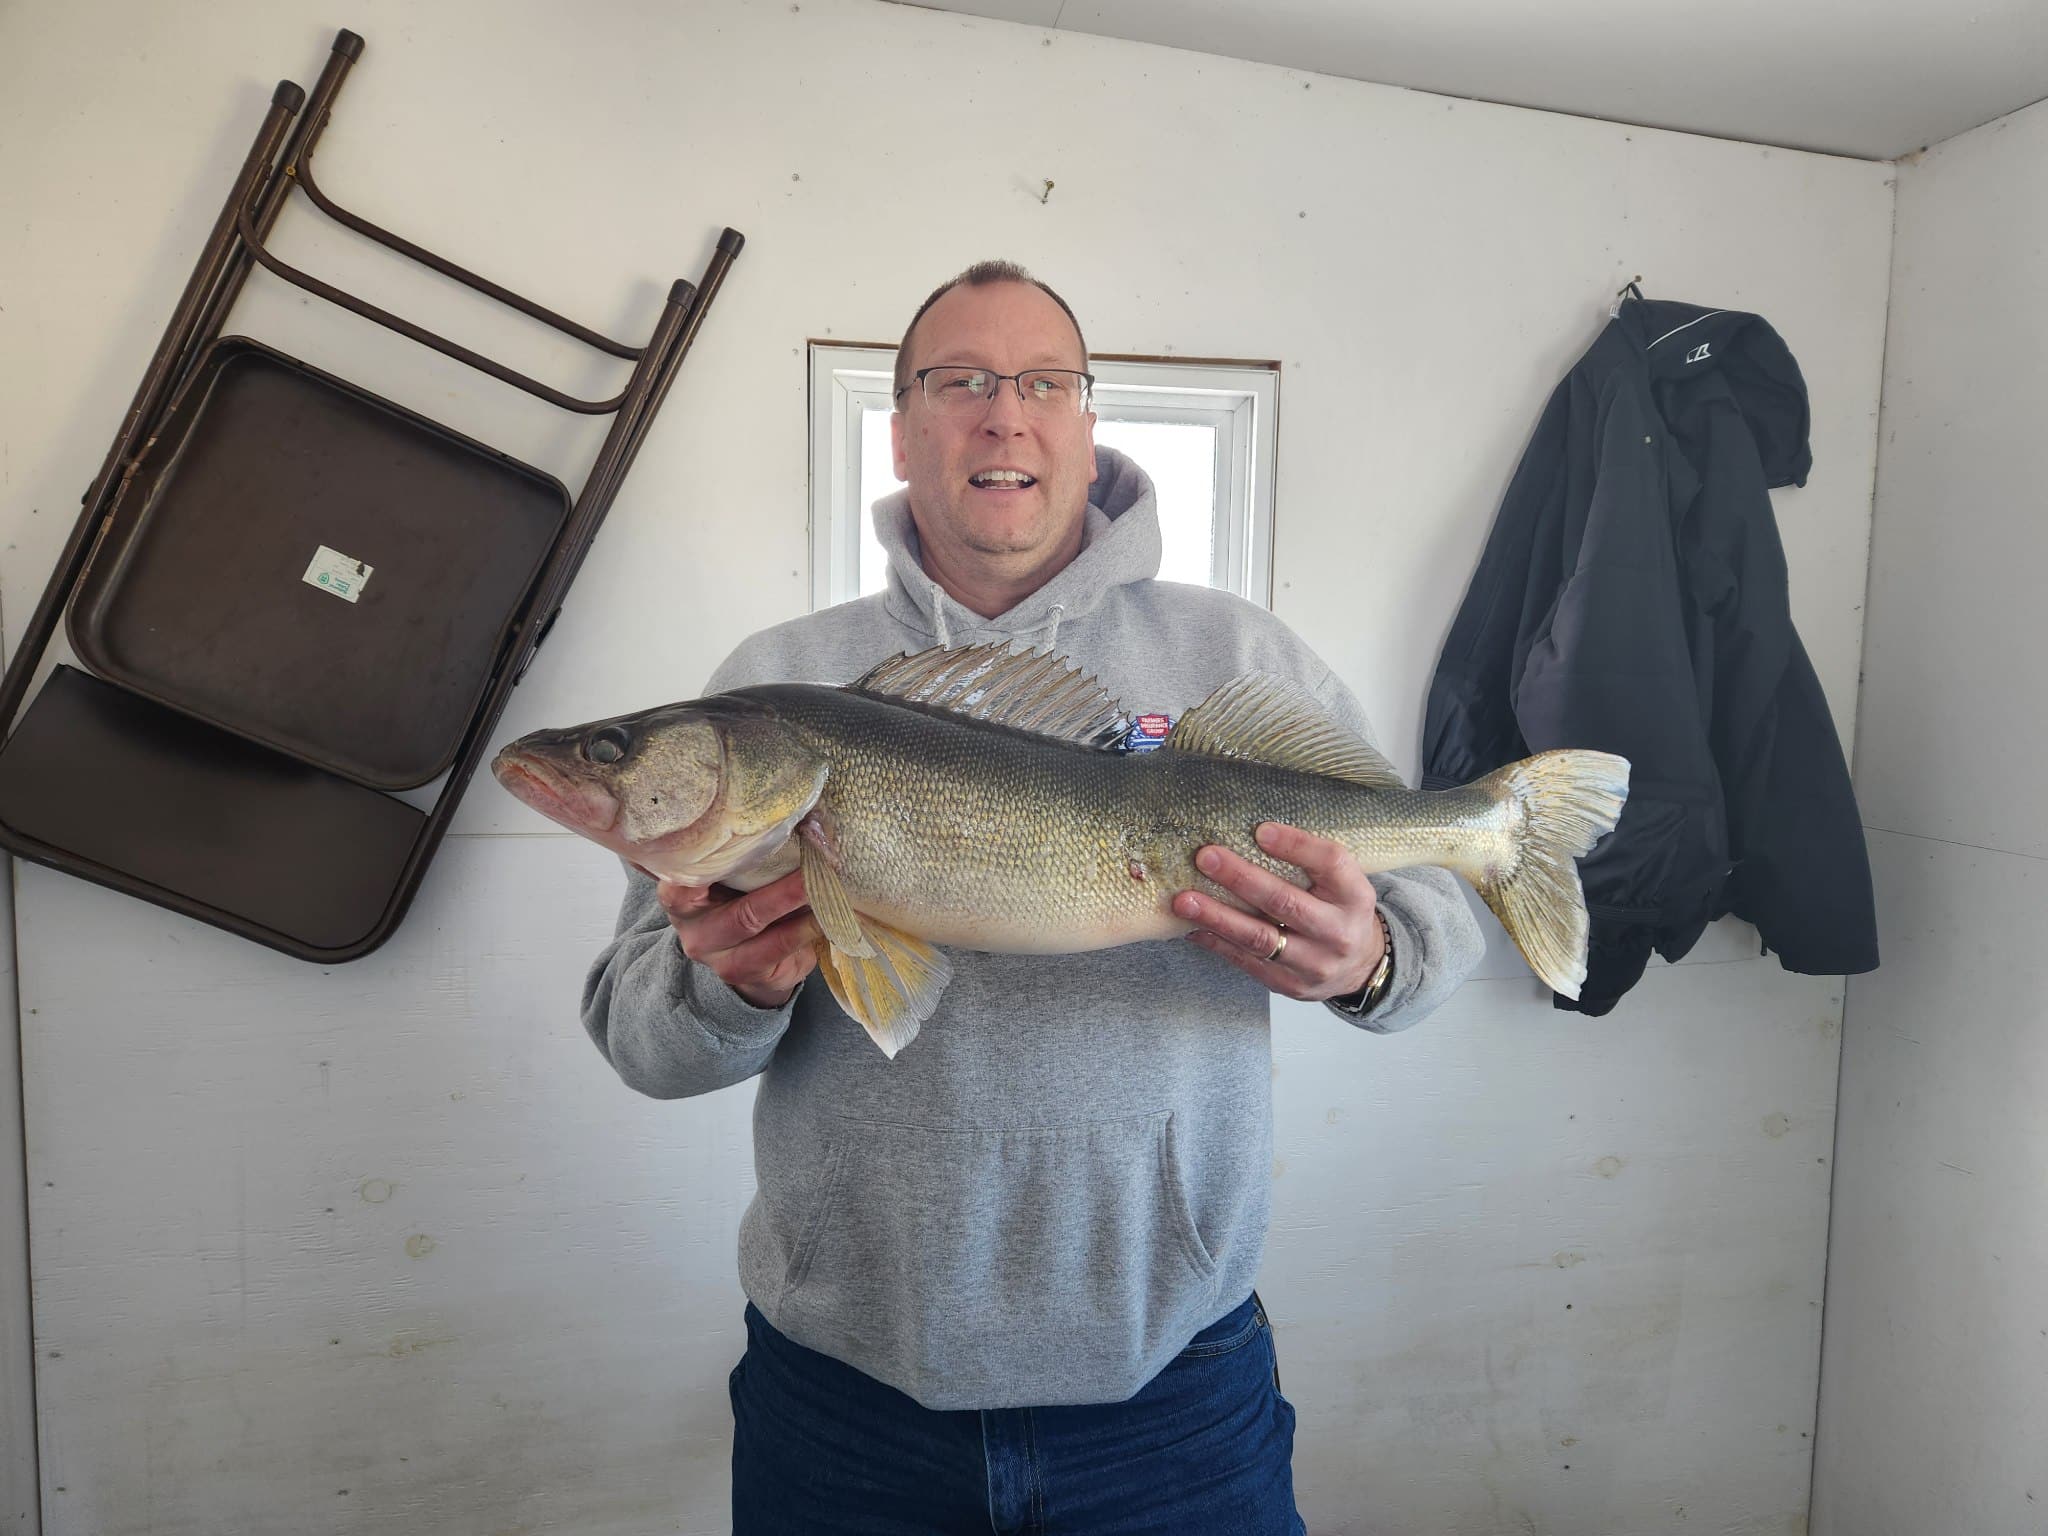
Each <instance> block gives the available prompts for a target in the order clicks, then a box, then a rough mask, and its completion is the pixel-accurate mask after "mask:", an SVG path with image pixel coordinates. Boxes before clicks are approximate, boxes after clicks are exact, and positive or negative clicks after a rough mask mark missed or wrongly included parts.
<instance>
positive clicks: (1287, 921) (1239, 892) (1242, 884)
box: [1173, 821, 1386, 1002]
mask: <svg viewBox="0 0 2048 1536" xmlns="http://www.w3.org/2000/svg"><path fill="white" fill-rule="evenodd" d="M1257 836H1258V840H1259V846H1260V847H1261V848H1263V849H1265V851H1266V852H1267V853H1269V854H1271V855H1272V856H1273V857H1274V858H1276V859H1279V860H1282V861H1283V862H1285V863H1288V864H1292V865H1294V866H1296V867H1297V868H1298V869H1300V870H1301V871H1302V872H1303V873H1304V874H1306V875H1307V876H1308V877H1309V886H1308V889H1307V890H1305V891H1304V890H1302V889H1301V888H1300V887H1299V886H1297V885H1293V884H1290V883H1289V882H1288V881H1285V880H1282V879H1281V878H1280V877H1279V876H1278V875H1274V874H1270V873H1268V872H1267V871H1265V870H1263V869H1260V868H1259V867H1258V866H1257V865H1256V864H1252V863H1249V862H1247V861H1246V860H1244V859H1241V858H1239V857H1238V856H1237V855H1236V854H1234V853H1232V852H1231V851H1230V850H1229V849H1227V848H1217V847H1213V846H1212V847H1207V848H1203V849H1201V850H1200V851H1199V852H1198V853H1197V854H1196V855H1195V866H1196V867H1197V868H1198V869H1200V870H1201V871H1202V873H1203V874H1205V875H1207V876H1208V877H1209V878H1210V879H1211V880H1214V881H1215V882H1216V883H1217V884H1218V885H1220V886H1222V887H1223V888H1224V889H1225V890H1227V891H1229V892H1231V893H1232V894H1233V895H1235V896H1237V897H1238V898H1239V899H1240V900H1242V901H1243V902H1244V903H1245V905H1246V906H1248V907H1250V908H1251V909H1252V911H1251V912H1250V913H1245V912H1240V911H1238V910H1237V909H1236V908H1235V907H1232V906H1230V905H1228V904H1227V903H1225V902H1221V901H1218V900H1216V899H1215V898H1214V897H1210V896H1204V895H1202V894H1201V893H1199V892H1196V891H1182V892H1181V893H1180V894H1179V895H1177V896H1175V897H1174V898H1173V910H1174V912H1175V914H1176V915H1178V916H1180V917H1184V918H1187V919H1188V920H1189V921H1191V922H1194V923H1198V924H1200V926H1199V927H1197V928H1196V929H1195V930H1194V932H1192V933H1190V934H1189V935H1188V937H1189V939H1191V940H1192V941H1193V942H1195V943H1197V944H1199V945H1201V946H1202V947H1203V948H1204V949H1206V950H1208V951H1210V952H1211V953H1212V954H1218V955H1221V956H1222V957H1223V958H1224V959H1226V960H1228V961H1229V962H1230V963H1231V964H1232V965H1234V966H1236V967H1237V968H1238V969H1239V970H1241V971H1243V972H1245V973H1246V974H1247V975H1250V976H1252V977H1254V978H1256V979H1257V980H1258V981H1259V982H1261V983H1263V984H1264V985H1265V986H1266V987H1267V988H1268V989H1269V990H1271V991H1274V992H1278V993H1280V994H1281V995H1282V996H1283V997H1292V998H1299V999H1300V1000H1301V1001H1303V1002H1319V1001H1321V1000H1322V999H1324V998H1328V997H1344V996H1347V995H1348V994H1350V993H1353V992H1357V991H1359V990H1360V989H1361V988H1363V987H1364V986H1365V984H1366V982H1367V981H1369V980H1371V978H1372V973H1373V972H1374V971H1375V970H1376V969H1378V967H1379V963H1380V956H1381V955H1382V954H1383V953H1385V950H1386V941H1385V939H1384V937H1383V936H1382V934H1381V932H1380V924H1379V919H1378V917H1377V916H1376V915H1375V911H1374V908H1375V905H1376V901H1377V898H1376V896H1375V894H1374V891H1373V888H1372V882H1371V881H1370V880H1368V879H1367V878H1366V877H1365V871H1363V870H1361V869H1360V868H1359V867H1358V860H1357V859H1355V858H1353V857H1352V856H1351V852H1350V850H1349V849H1347V848H1345V847H1344V846H1343V845H1342V844H1341V843H1333V842H1331V841H1330V840H1329V839H1328V838H1324V837H1316V836H1314V835H1313V834H1311V833H1307V832H1304V831H1302V830H1301V829H1300V828H1299V827H1290V826H1288V825H1286V824H1285V823H1283V822H1277V821H1269V822H1265V823H1262V824H1261V825H1260V826H1259V828H1258V832H1257Z"/></svg>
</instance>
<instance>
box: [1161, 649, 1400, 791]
mask: <svg viewBox="0 0 2048 1536" xmlns="http://www.w3.org/2000/svg"><path fill="white" fill-rule="evenodd" d="M1164 750H1167V751H1173V752H1199V753H1201V754H1202V755H1203V756H1204V757H1236V758H1244V759H1246V760H1248V761H1251V762H1255V763H1266V764H1269V765H1270V766H1272V767H1275V768H1291V769H1293V770H1294V771H1295V772H1297V773H1320V774H1323V775H1326V776H1327V777H1329V778H1333V779H1348V780H1350V781H1351V782H1352V783H1354V784H1364V785H1367V786H1369V787H1370V788H1373V789H1405V788H1406V787H1407V786H1406V785H1405V784H1403V783H1402V782H1401V775H1400V773H1399V772H1398V771H1397V770H1396V769H1395V767H1394V765H1393V764H1392V763H1390V762H1388V761H1387V760H1386V759H1385V758H1384V757H1382V756H1380V754H1379V753H1378V752H1376V751H1374V750H1373V748H1372V747H1370V746H1369V745H1367V744H1366V743H1365V742H1364V741H1361V740H1360V739H1359V738H1358V737H1356V736H1354V735H1352V734H1351V732H1349V731H1347V730H1345V729H1344V727H1343V726H1341V725H1339V724H1337V722H1336V721H1334V720H1332V719H1331V718H1330V717H1329V716H1328V715H1326V714H1324V713H1323V710H1322V706H1321V705H1319V704H1318V703H1316V701H1315V696H1314V695H1313V694H1311V693H1309V692H1308V690H1307V689H1305V688H1303V687H1301V686H1300V685H1299V684H1296V683H1290V682H1286V681H1284V680H1283V679H1281V678H1277V677H1261V676H1258V675H1257V674H1250V675H1247V676H1244V677H1238V678H1233V679H1231V680H1230V681H1229V682H1227V683H1225V684H1224V685H1223V686H1222V687H1221V688H1218V689H1217V690H1216V691H1215V692H1214V693H1212V694H1210V695H1209V697H1208V698H1206V699H1204V700H1202V702H1201V703H1199V704H1197V705H1196V706H1195V707H1194V708H1193V709H1191V710H1189V711H1188V712H1187V713H1186V714H1184V715H1182V716H1181V717H1180V719H1179V720H1178V721H1176V722H1175V723H1174V727H1173V731H1172V734H1170V735H1169V736H1168V737H1167V738H1166V743H1165V748H1164Z"/></svg>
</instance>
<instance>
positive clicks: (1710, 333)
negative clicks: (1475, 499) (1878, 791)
mask: <svg viewBox="0 0 2048 1536" xmlns="http://www.w3.org/2000/svg"><path fill="white" fill-rule="evenodd" d="M1807 426H1808V416H1807V402H1806V385H1805V381H1804V380H1803V379H1802V378H1801V377H1800V373H1799V365H1798V364H1797V363H1796V362H1794V361H1793V358H1792V354H1791V352H1790V351H1789V350H1788V349H1787V348H1786V346H1785V343H1784V342H1783V341H1782V340H1781V339H1780V338H1779V336H1778V333H1777V332H1776V331H1774V330H1773V329H1771V327H1770V326H1769V325H1768V324H1767V323H1765V321H1763V320H1762V319H1761V318H1759V317H1758V316H1756V315H1748V314H1741V313H1737V312H1735V311H1732V310H1707V309H1701V308H1699V307H1697V306H1695V305H1691V304H1677V303H1670V302H1664V301H1657V300H1643V299H1635V300H1632V301H1630V302H1628V303H1625V304H1623V305H1622V307H1621V309H1620V312H1619V313H1618V314H1617V315H1616V316H1615V318H1614V320H1613V321H1612V323H1611V324H1609V325H1608V326H1607V328H1606V329H1605V330H1604V331H1603V332H1602V333H1601V334H1600V337H1599V339H1598V340H1596V341H1595V342H1594V343H1593V346H1592V348H1591V349H1590V350H1589V351H1588V352H1587V353H1586V355H1585V356H1584V357H1583V358H1581V359H1580V360H1579V362H1578V364H1577V365H1576V366H1575V367H1574V368H1573V369H1572V371H1571V373H1570V374H1569V375H1568V376H1567V377H1566V378H1565V380H1564V382H1563V383H1561V384H1560V385H1559V386H1558V387H1557V390H1556V392H1555V393H1554V394H1552V395H1551V397H1550V402H1549V404H1548V405H1547V406H1546V407H1545V408H1544V411H1543V417H1542V420H1541V421H1540V422H1539V423H1538V425H1537V428H1536V434H1535V438H1534V440H1533V441H1532V442H1531V443H1530V445H1529V449H1528V451H1527V453H1526V454H1525V455H1524V456H1523V459H1522V462H1521V465H1520V467H1519V468H1518V469H1517V470H1516V472H1515V476H1514V479H1513V481H1512V482H1511V484H1510V485H1509V487H1508V492H1507V496H1506V498H1505V500H1504V501H1503V502H1502V505H1501V509H1500V514H1499V516H1498V518H1497V519H1496V520H1495V522H1494V527H1493V532H1492V534H1491V536H1490V537H1489V538H1488V540H1487V545H1486V551H1485V553H1484V555H1483V556H1482V557H1481V559H1480V563H1479V568H1478V571H1477V573H1476V574H1475V575H1474V577H1473V580H1472V585H1471V588H1470V590H1469V591H1468V592H1467V593H1466V597H1465V602H1464V606H1463V607H1462V608H1461V609H1460V611H1459V613H1458V617H1457V621H1456V622H1455V624H1454V625H1453V626H1452V629H1451V633H1450V638H1449V639H1448V641H1447V642H1446V643H1445V646H1444V653H1443V658H1442V660H1441V661H1440V663H1439V664H1438V668H1437V673H1436V677H1435V679H1434V680H1433V682H1432V683H1431V686H1430V695H1429V706H1428V711H1427V715H1426V718H1425V723H1424V727H1423V768H1424V777H1423V784H1424V786H1425V787H1427V788H1434V789H1444V788H1449V787H1452V786H1454V785H1458V784H1464V783H1469V782H1470V781H1471V780H1473V779H1475V778H1477V777H1479V776H1480V775H1481V774H1483V773H1487V772H1490V771H1491V770H1493V769H1495V768H1498V767H1500V766H1501V765H1502V764H1504V763H1508V762H1512V761H1513V760H1515V759H1516V758H1519V757H1526V756H1527V755H1529V754H1530V753H1531V752H1536V751H1541V750H1544V749H1546V748H1550V747H1597V748H1601V749H1603V750H1606V751H1609V752H1618V753H1620V754H1621V755H1622V756H1623V757H1626V758H1627V759H1628V760H1629V762H1630V764H1631V771H1630V775H1629V796H1628V804H1627V806H1626V808H1625V809H1624V810H1623V812H1622V817H1621V821H1620V823H1619V825H1618V826H1617V827H1616V828H1615V830H1614V831H1613V832H1612V833H1611V834H1609V835H1608V836H1607V837H1606V838H1605V839H1603V840H1602V841H1601V843H1600V844H1599V845H1598V847H1596V848H1595V849H1594V851H1593V853H1592V854H1591V855H1590V856H1589V857H1587V858H1586V859H1584V860H1583V861H1581V866H1580V869H1581V875H1582V877H1583V880H1584V883H1585V888H1586V900H1587V906H1588V908H1589V910H1590V912H1591V914H1592V941H1591V947H1590V952H1589V954H1588V958H1587V978H1586V984H1585V988H1584V991H1583V992H1582V994H1581V996H1580V999H1579V1001H1578V1002H1576V1003H1572V1002H1569V1001H1567V1000H1566V999H1564V998H1562V997H1559V998H1556V999H1555V1002H1556V1004H1557V1006H1559V1007H1563V1008H1577V1009H1578V1010H1579V1011H1581V1012H1585V1013H1594V1014H1601V1013H1606V1012H1607V1011H1608V1010H1609V1009H1610V1008H1612V1007H1613V1006H1614V1004H1615V1002H1616V1001H1617V1000H1618V999H1619V998H1620V997H1621V995H1622V994H1623V993H1624V992H1626V991H1627V990H1628V989H1629V988H1630V987H1632V986H1633V985H1635V983H1636V981H1637V979H1638V978H1640V977H1641V975H1642V973H1643V967H1644V965H1645V964H1646V963H1647V962H1648V960H1649V955H1650V950H1651V949H1652V948H1653V947H1654V948H1655V949H1656V950H1657V952H1658V953H1659V954H1661V955H1663V956H1664V957H1665V959H1667V960H1676V959H1678V958H1679V957H1680V956H1682V955H1683V954H1685V953H1686V951H1687V950H1689V949H1691V948H1692V946H1693V944H1694V942H1695V941H1696V940H1697V939H1698V938H1699V936H1700V933H1701V932H1702V931H1703V930H1704V929H1705V927H1706V925H1707V924H1708V923H1709V922H1710V921H1712V920H1713V919H1714V918H1716V917H1718V916H1720V915H1722V914H1723V913H1726V912H1733V913H1734V914H1735V915H1736V916H1738V917H1741V918H1744V919H1746V920H1747V921H1749V922H1751V923H1754V924H1755V925H1756V926H1757V928H1758V930H1759V931H1760V932H1761V934H1762V936H1763V942H1764V947H1765V948H1766V949H1768V950H1773V951H1775V952H1776V953H1777V955H1778V957H1779V959H1780V961H1781V963H1782V964H1783V965H1784V966H1785V967H1786V968H1787V969H1789V970H1793V971H1802V972H1808V973H1812V974H1816V975H1843V974H1849V973H1853V972H1861V971H1867V970H1871V969H1873V968H1874V967H1875V966H1876V965H1877V935H1876V920H1875V916H1874V913H1873V910H1872V901H1871V890H1870V866H1869V861H1868V857H1867V855H1866V853H1865V851H1864V844H1863V828H1862V823H1861V819H1860V818H1859V816H1858V814H1857V810H1856V802H1855V797H1854V795H1853V793H1852V792H1851V790H1850V786H1849V774H1848V769H1847V767H1846V765H1845V764H1844V761H1843V757H1842V749H1841V744H1840V742H1839V741H1838V739H1837V738H1836V735H1835V729H1834V724H1833V721H1832V720H1831V719H1830V717H1829V714H1828V707H1827V701H1826V699H1825V698H1824V697H1823V695H1822V693H1821V688H1820V683H1819V680H1818V679H1817V678H1816V677H1815V676H1814V671H1813V666H1812V664H1811V663H1810V662H1809V661H1808V660H1807V657H1806V651H1805V648H1804V647H1803V646H1801V645H1800V643H1799V636H1798V635H1797V634H1796V633H1794V631H1793V628H1792V616H1791V612H1790V607H1789V603H1788V597H1787V588H1786V576H1785V554H1784V550H1783V548H1782V546H1781V545H1780V544H1779V541H1778V530H1777V524H1776V522H1775V520H1774V518H1773V516H1772V512H1771V501H1770V495H1769V489H1770V487H1773V486H1782V485H1803V484H1805V483H1806V475H1807V471H1808V470H1809V469H1810V468H1811V466H1812V462H1813V459H1812V454H1811V452H1810V450H1809V449H1808V446H1807Z"/></svg>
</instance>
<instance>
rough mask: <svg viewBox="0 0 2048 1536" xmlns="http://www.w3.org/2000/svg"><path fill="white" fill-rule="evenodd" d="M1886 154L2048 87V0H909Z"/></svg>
mask: <svg viewBox="0 0 2048 1536" xmlns="http://www.w3.org/2000/svg"><path fill="white" fill-rule="evenodd" d="M897 3H916V4H920V5H922V6H924V7H925V8H926V9H930V10H940V11H953V12H957V13H959V14H961V15H966V16H985V17H993V18H996V19H998V20H1002V21H1014V22H1020V23H1023V24H1024V25H1027V26H1033V27H1050V28H1057V29H1059V30H1062V31H1067V32H1087V33H1094V34H1096V35H1097V36H1101V37H1120V38H1127V39H1130V40H1132V41H1135V42H1146V43H1162V44H1164V45H1166V46H1167V47H1170V48H1187V49H1192V50H1194V51H1195V52H1198V53H1210V54H1219V55H1222V56H1224V57H1226V58H1235V59H1251V60H1254V61H1257V62H1259V63H1264V64H1279V65H1284V66H1287V67H1290V68H1294V69H1303V70H1313V71H1315V72H1316V73H1318V74H1325V75H1341V76H1348V77H1349V78H1351V79H1354V80H1371V81H1375V82H1377V83H1379V84H1382V85H1396V86H1406V87H1408V88H1410V89H1413V90H1418V91H1433V92H1436V93H1438V94H1441V95H1446V96H1460V97H1468V98H1471V99H1474V100H1479V101H1495V102H1502V103H1506V104H1508V105H1511V106H1519V107H1538V108H1542V109H1544V110H1547V111H1552V112H1569V113H1572V114H1574V115H1576V116H1580V117H1596V118H1607V119H1610V120H1613V121H1616V122H1624V123H1638V124H1642V125H1644V126H1646V127H1654V128H1674V129H1678V130H1680V131H1682V132H1686V133H1699V134H1708V135H1711V136H1713V137H1715V138H1725V139H1742V140H1747V141H1749V142H1751V143H1758V144H1774V145H1784V146H1786V147H1788V148H1793V149H1807V150H1818V151H1822V152H1824V153H1829V154H1838V155H1853V156H1856V157H1858V158H1861V159H1868V160H1891V159H1896V158H1898V157H1899V156H1901V155H1905V154H1909V153H1911V152H1913V151H1915V150H1918V149H1922V148H1925V147H1926V146H1928V145H1930V144H1935V143H1939V142H1940V141H1941V140H1943V139H1946V138H1950V137H1953V136H1954V135H1956V134H1958V133H1962V132H1965V131H1966V130H1968V129H1971V128H1975V127H1977V126H1978V125H1979V124H1982V123H1987V122H1990V121H1991V120H1992V119H1993V118H1997V117H2003V116H2004V115H2005V114H2006V113H2008V112H2012V111H2015V110H2016V109H2018V108H2020V107H2024V106H2027V105H2029V104H2031V103H2033V102H2035V101H2038V100H2040V99H2042V98H2043V97H2044V96H2048V0H1960V3H1955V0H1946V3H1945V0H1719V3H1717V4H1713V5H1701V4H1680V3H1678V0H1647V3H1644V0H1637V3H1635V4H1623V3H1621V0H897Z"/></svg>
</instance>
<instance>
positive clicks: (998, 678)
mask: <svg viewBox="0 0 2048 1536" xmlns="http://www.w3.org/2000/svg"><path fill="white" fill-rule="evenodd" d="M848 686H849V687H851V688H852V689H853V690H854V691H855V692H858V693H869V694H873V695H875V696H876V697H877V698H884V699H900V700H902V701H903V702H904V703H906V704H915V705H918V706H919V707H921V708H924V709H936V710H944V711H945V712H947V713H949V714H955V715H962V716H964V717H966V718H967V719H970V720H986V721H988V722H989V723H990V724H992V725H1007V726H1012V727H1014V728H1016V729H1017V730H1020V731H1035V732H1037V733H1038V734H1040V735H1042V736H1057V737H1059V738H1060V739H1061V740H1062V741H1072V742H1078V743H1080V744H1081V745H1083V746H1090V747H1107V746H1110V745H1113V744H1114V743H1115V742H1117V741H1119V740H1121V739H1122V738H1123V736H1124V735H1125V734H1126V733H1127V732H1128V731H1129V730H1130V728H1131V722H1130V718H1129V717H1128V716H1127V715H1125V714H1124V712H1123V709H1122V708H1121V707H1120V706H1119V705H1118V704H1117V702H1116V700H1114V699H1112V698H1111V697H1110V696H1109V694H1108V692H1107V691H1106V690H1105V689H1104V688H1103V686H1102V684H1100V683H1099V682H1097V681H1096V680H1095V679H1094V678H1092V677H1090V676H1088V675H1087V674H1086V673H1084V672H1083V671H1082V670H1081V669H1080V668H1079V667H1078V666H1077V665H1075V664H1074V663H1073V662H1070V661H1068V660H1067V659H1066V658H1065V657H1064V656H1054V655H1052V654H1051V653H1050V652H1046V653H1038V652H1033V651H1021V652H1013V651H1012V650H1011V649H1010V646H1009V642H1008V641H1004V640H997V641H992V642H990V643H988V644H986V645H967V646H961V647H958V648H957V649H949V648H947V647H945V646H934V647H932V649H930V650H928V651H919V652H918V653H917V654H916V655H914V656H913V655H902V656H892V657H890V658H889V660H887V661H885V662H883V663H882V664H881V665H880V666H878V667H875V668H874V669H873V670H871V671H870V672H868V674H867V675H866V676H865V677H862V678H861V679H860V680H859V681H858V682H855V683H851V684H849V685H848Z"/></svg>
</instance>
